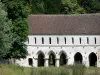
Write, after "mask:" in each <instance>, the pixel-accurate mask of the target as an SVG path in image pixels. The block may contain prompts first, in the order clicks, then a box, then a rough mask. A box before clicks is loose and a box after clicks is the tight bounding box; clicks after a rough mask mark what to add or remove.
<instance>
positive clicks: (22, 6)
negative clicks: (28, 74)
mask: <svg viewBox="0 0 100 75" xmlns="http://www.w3.org/2000/svg"><path fill="white" fill-rule="evenodd" d="M2 2H3V3H5V5H6V9H7V12H8V18H9V19H11V20H12V24H13V30H12V32H13V38H14V41H13V43H12V48H11V49H10V53H9V54H8V55H7V56H6V57H7V58H25V57H26V55H27V48H26V45H25V44H24V43H25V41H26V40H27V38H28V37H27V36H28V22H27V17H28V13H29V12H28V11H29V8H28V5H27V3H26V1H25V0H2Z"/></svg>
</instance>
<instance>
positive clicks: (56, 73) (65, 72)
mask: <svg viewBox="0 0 100 75" xmlns="http://www.w3.org/2000/svg"><path fill="white" fill-rule="evenodd" d="M0 75H100V68H97V67H89V68H87V67H85V66H84V65H76V66H75V65H74V66H62V67H39V68H32V67H20V66H17V65H3V64H2V65H0Z"/></svg>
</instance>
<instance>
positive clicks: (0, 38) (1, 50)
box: [0, 2, 13, 58]
mask: <svg viewBox="0 0 100 75" xmlns="http://www.w3.org/2000/svg"><path fill="white" fill-rule="evenodd" d="M12 28H13V26H12V22H11V20H9V19H8V18H7V12H6V11H5V8H4V5H3V4H2V2H0V58H4V57H5V55H6V54H8V53H9V50H10V48H11V44H12V41H13V39H12V33H11V30H12Z"/></svg>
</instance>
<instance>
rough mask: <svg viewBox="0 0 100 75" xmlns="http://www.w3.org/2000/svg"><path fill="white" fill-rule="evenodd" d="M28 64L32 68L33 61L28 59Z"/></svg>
mask: <svg viewBox="0 0 100 75" xmlns="http://www.w3.org/2000/svg"><path fill="white" fill-rule="evenodd" d="M28 63H29V65H30V66H32V65H33V59H32V58H29V59H28Z"/></svg>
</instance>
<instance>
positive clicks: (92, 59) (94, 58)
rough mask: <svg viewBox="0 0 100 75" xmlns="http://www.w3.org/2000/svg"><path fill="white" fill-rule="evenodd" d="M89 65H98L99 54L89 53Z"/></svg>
mask: <svg viewBox="0 0 100 75" xmlns="http://www.w3.org/2000/svg"><path fill="white" fill-rule="evenodd" d="M89 65H90V66H96V65H97V55H96V54H95V53H94V52H91V53H90V54H89Z"/></svg>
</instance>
